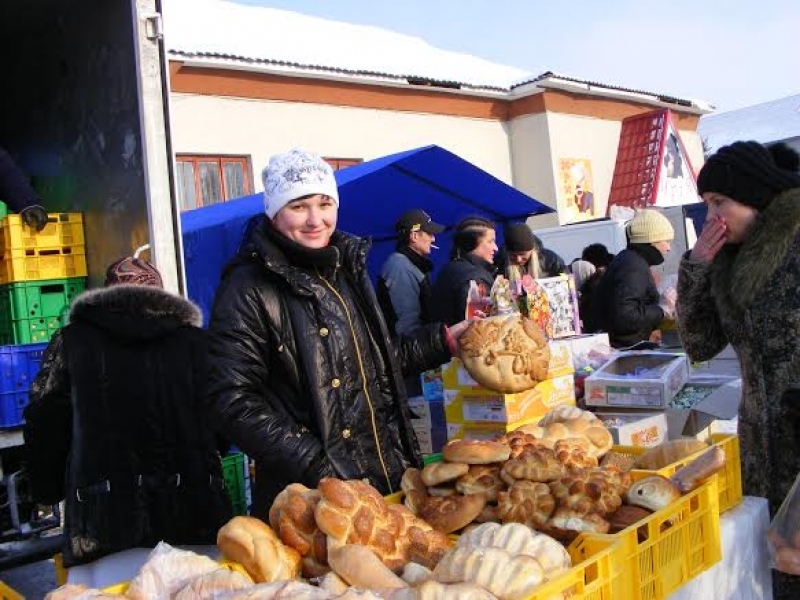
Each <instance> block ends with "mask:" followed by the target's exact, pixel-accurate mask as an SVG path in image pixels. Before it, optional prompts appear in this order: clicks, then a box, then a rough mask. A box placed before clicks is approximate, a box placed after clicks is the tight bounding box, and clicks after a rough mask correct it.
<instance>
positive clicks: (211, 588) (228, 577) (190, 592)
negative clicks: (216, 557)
mask: <svg viewBox="0 0 800 600" xmlns="http://www.w3.org/2000/svg"><path fill="white" fill-rule="evenodd" d="M249 587H253V580H252V579H250V578H249V577H247V576H245V575H242V574H241V573H239V572H237V571H229V570H228V569H217V570H216V571H214V572H212V573H206V574H205V575H201V576H200V577H196V578H195V579H193V580H192V581H190V582H189V583H188V584H186V585H185V586H184V587H183V589H182V590H181V591H180V592H178V594H177V595H176V596H175V597H174V599H173V600H198V599H203V598H216V597H217V596H218V595H219V594H222V593H223V592H235V591H236V590H244V589H247V588H249Z"/></svg>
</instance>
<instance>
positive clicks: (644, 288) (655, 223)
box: [591, 209, 675, 348]
mask: <svg viewBox="0 0 800 600" xmlns="http://www.w3.org/2000/svg"><path fill="white" fill-rule="evenodd" d="M674 237H675V232H674V231H673V229H672V225H671V224H670V222H669V219H667V218H666V217H665V216H664V215H662V214H661V213H659V212H658V211H657V210H655V209H644V210H640V211H637V213H636V216H635V217H634V218H633V219H632V220H631V222H630V223H629V224H628V247H627V248H626V249H625V250H623V251H622V252H620V253H619V254H617V256H616V257H615V258H614V260H613V261H612V262H611V264H610V265H609V267H608V269H607V270H606V272H605V273H604V274H603V276H602V277H601V278H600V281H599V282H598V283H597V285H596V287H595V288H594V293H593V298H592V306H591V311H592V319H591V321H592V327H593V329H595V330H596V331H606V332H608V336H609V340H610V342H611V345H612V346H614V347H615V348H624V347H627V346H632V345H634V344H636V343H638V342H642V341H646V340H648V339H649V338H650V335H651V334H652V333H653V331H655V330H656V329H658V326H659V325H660V324H661V322H662V321H663V320H664V318H665V317H672V316H674V311H675V296H674V290H673V293H672V294H665V296H664V297H663V298H662V297H661V296H660V294H659V292H658V289H657V288H656V284H655V281H654V279H653V274H652V272H651V271H650V267H654V266H656V265H660V264H661V263H663V262H664V257H665V255H666V254H667V253H668V252H669V251H670V242H671V241H672V239H673V238H674Z"/></svg>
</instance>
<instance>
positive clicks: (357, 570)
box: [328, 544, 408, 589]
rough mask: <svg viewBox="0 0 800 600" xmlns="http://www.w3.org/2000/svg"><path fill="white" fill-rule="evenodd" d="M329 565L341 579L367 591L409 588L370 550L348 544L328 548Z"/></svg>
mask: <svg viewBox="0 0 800 600" xmlns="http://www.w3.org/2000/svg"><path fill="white" fill-rule="evenodd" d="M328 563H329V564H330V566H331V568H332V569H333V570H334V571H335V572H336V574H337V575H339V577H341V578H342V579H344V580H345V581H346V582H347V583H349V584H350V585H352V586H355V587H360V588H365V589H393V588H403V587H407V585H408V584H406V582H405V581H403V580H402V579H400V578H399V577H398V576H397V575H395V574H394V573H392V571H391V570H389V568H388V567H386V565H384V564H383V563H382V562H381V560H380V559H379V558H378V557H377V556H376V555H375V553H374V552H372V551H371V550H370V549H369V548H366V547H364V546H360V545H358V544H348V545H346V546H340V547H338V548H330V547H329V548H328Z"/></svg>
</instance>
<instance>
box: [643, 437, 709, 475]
mask: <svg viewBox="0 0 800 600" xmlns="http://www.w3.org/2000/svg"><path fill="white" fill-rule="evenodd" d="M705 448H708V444H706V443H705V442H701V441H700V440H695V439H693V438H687V439H680V440H670V441H668V442H664V443H663V444H659V445H658V446H656V447H654V448H650V449H648V450H646V451H645V452H644V453H643V454H641V455H639V457H638V458H637V459H636V462H635V463H634V465H633V468H634V469H644V470H646V471H658V470H659V469H663V468H664V467H666V466H667V465H671V464H672V463H674V462H677V461H679V460H681V459H684V458H686V457H687V456H690V455H692V454H694V453H696V452H700V451H701V450H703V449H705Z"/></svg>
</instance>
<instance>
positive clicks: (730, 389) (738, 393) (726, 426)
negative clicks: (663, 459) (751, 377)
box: [667, 379, 742, 440]
mask: <svg viewBox="0 0 800 600" xmlns="http://www.w3.org/2000/svg"><path fill="white" fill-rule="evenodd" d="M741 399H742V380H741V379H735V380H732V381H729V382H728V383H725V384H723V385H720V386H719V387H718V388H717V389H716V390H715V391H714V392H712V394H711V395H710V396H708V397H707V398H705V399H703V400H701V401H700V402H698V403H697V404H695V405H694V407H692V408H690V409H670V410H668V411H667V421H668V427H669V437H670V439H675V438H678V437H687V436H688V437H695V438H697V439H699V440H705V439H708V438H709V437H710V436H711V434H712V433H736V432H737V425H738V416H739V404H740V402H741Z"/></svg>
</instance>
